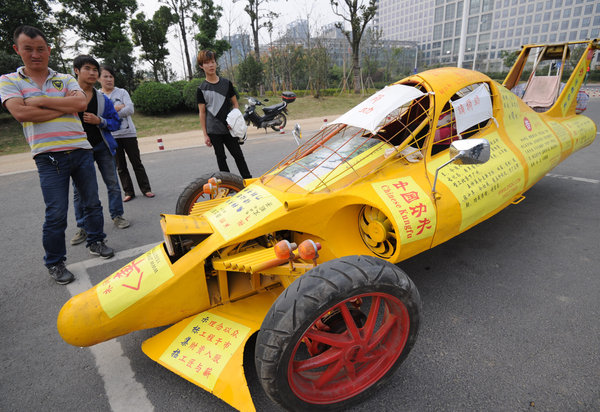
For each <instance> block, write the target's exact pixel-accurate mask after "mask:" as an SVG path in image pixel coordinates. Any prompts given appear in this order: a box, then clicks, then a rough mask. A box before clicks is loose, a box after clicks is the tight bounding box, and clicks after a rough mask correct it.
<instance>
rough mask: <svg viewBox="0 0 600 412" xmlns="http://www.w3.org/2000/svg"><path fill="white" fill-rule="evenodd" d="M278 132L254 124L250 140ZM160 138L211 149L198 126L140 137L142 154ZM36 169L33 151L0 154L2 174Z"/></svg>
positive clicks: (306, 124) (169, 145)
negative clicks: (195, 128)
mask: <svg viewBox="0 0 600 412" xmlns="http://www.w3.org/2000/svg"><path fill="white" fill-rule="evenodd" d="M337 117H338V116H337V115H334V116H326V118H327V120H329V121H331V120H333V119H336V118H337ZM323 122H324V118H323V117H313V118H310V119H300V120H290V119H288V123H287V126H286V128H285V129H284V132H285V134H288V135H289V136H290V139H292V136H291V133H292V129H293V127H294V125H295V124H296V123H299V124H300V126H301V127H302V130H303V131H306V132H309V131H313V130H317V129H319V128H320V127H321V126H322V125H323ZM278 133H280V132H275V131H273V129H271V128H269V129H268V130H267V133H266V134H265V129H256V127H254V126H249V127H248V140H249V141H251V140H253V139H260V138H262V137H265V136H273V135H275V134H278ZM158 138H161V139H162V143H163V146H164V150H177V149H184V148H189V147H204V148H206V149H209V148H208V147H206V146H205V145H204V138H203V136H202V132H201V131H200V126H198V129H197V130H190V131H188V132H181V133H173V134H167V135H159V136H148V137H142V138H138V143H139V147H140V152H141V153H142V154H144V153H152V152H158V151H159V147H158V142H157V139H158ZM210 150H212V149H210ZM34 170H37V169H36V167H35V163H34V161H33V158H32V157H31V153H29V152H27V153H17V154H11V155H5V156H0V176H3V175H8V174H15V173H21V172H28V171H34Z"/></svg>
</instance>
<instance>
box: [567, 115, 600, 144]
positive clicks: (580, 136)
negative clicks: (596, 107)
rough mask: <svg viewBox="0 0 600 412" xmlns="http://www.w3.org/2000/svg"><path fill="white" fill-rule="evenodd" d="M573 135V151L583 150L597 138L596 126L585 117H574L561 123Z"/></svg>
mask: <svg viewBox="0 0 600 412" xmlns="http://www.w3.org/2000/svg"><path fill="white" fill-rule="evenodd" d="M561 124H562V125H563V126H565V127H566V128H567V129H569V131H570V132H571V134H572V135H573V151H576V150H579V149H582V148H584V147H586V146H588V145H590V144H592V142H593V141H594V139H595V138H596V124H595V123H594V122H593V121H592V120H591V119H589V118H588V117H585V116H574V117H572V118H570V119H568V120H565V121H563V122H561Z"/></svg>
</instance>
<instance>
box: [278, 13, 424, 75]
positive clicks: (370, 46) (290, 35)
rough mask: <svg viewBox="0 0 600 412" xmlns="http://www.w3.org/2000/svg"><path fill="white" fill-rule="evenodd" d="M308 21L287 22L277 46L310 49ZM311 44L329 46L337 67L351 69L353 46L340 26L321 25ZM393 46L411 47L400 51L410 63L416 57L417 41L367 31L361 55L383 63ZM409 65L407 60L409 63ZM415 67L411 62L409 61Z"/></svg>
mask: <svg viewBox="0 0 600 412" xmlns="http://www.w3.org/2000/svg"><path fill="white" fill-rule="evenodd" d="M307 33H308V23H307V21H306V20H297V21H295V22H293V23H290V25H288V28H287V31H286V33H285V34H284V35H283V36H282V37H280V38H279V39H277V40H276V41H274V46H275V47H283V46H285V45H288V44H296V45H301V46H303V47H305V48H308V47H309V45H308V34H307ZM310 41H311V47H314V46H316V45H322V46H324V47H326V48H327V51H328V54H329V57H330V59H331V62H332V64H335V65H337V66H340V67H343V66H344V65H345V67H346V68H347V69H348V70H349V69H350V67H351V65H352V49H351V47H350V44H349V43H348V40H347V39H346V36H344V34H343V33H342V32H341V30H340V29H338V28H337V27H335V24H334V23H332V24H328V25H325V26H323V27H321V28H320V31H319V34H318V35H317V36H316V37H312V38H311V39H310ZM392 49H404V50H410V51H409V52H405V53H402V54H401V57H402V58H403V57H404V56H405V55H406V56H408V57H407V59H409V60H410V61H411V62H412V60H413V59H414V49H415V42H414V41H402V40H384V39H379V40H373V39H372V38H370V36H369V35H368V32H367V31H365V34H364V35H363V37H362V39H361V57H364V56H366V55H368V56H370V57H372V58H375V59H376V60H379V61H381V62H383V59H384V57H385V52H387V51H390V50H392ZM407 64H408V63H407ZM410 67H412V63H410Z"/></svg>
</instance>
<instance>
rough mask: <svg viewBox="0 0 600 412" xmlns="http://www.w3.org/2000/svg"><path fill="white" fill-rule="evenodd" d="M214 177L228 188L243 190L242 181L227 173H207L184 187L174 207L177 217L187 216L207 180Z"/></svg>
mask: <svg viewBox="0 0 600 412" xmlns="http://www.w3.org/2000/svg"><path fill="white" fill-rule="evenodd" d="M211 177H214V178H216V179H219V180H221V184H222V185H225V186H227V187H229V188H235V189H237V191H238V192H239V191H240V190H242V189H243V188H244V179H242V177H241V176H238V175H236V174H233V173H229V172H213V173H207V174H204V175H202V176H200V177H199V178H197V179H196V180H194V181H193V182H191V183H190V184H189V185H187V186H186V188H185V189H183V191H182V192H181V194H180V195H179V197H178V198H177V204H176V206H175V214H177V215H189V214H190V211H191V210H192V207H193V206H194V205H193V203H194V199H196V198H197V197H198V194H199V193H202V192H203V190H204V185H205V184H206V183H208V179H210V178H211Z"/></svg>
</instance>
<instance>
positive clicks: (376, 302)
mask: <svg viewBox="0 0 600 412" xmlns="http://www.w3.org/2000/svg"><path fill="white" fill-rule="evenodd" d="M380 305H381V298H380V297H379V296H376V297H374V298H373V299H372V302H371V308H370V309H369V316H368V317H367V322H366V323H365V326H364V338H365V340H366V341H367V342H369V340H370V339H371V335H372V334H373V331H374V330H375V325H376V323H377V315H378V314H379V306H380Z"/></svg>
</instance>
